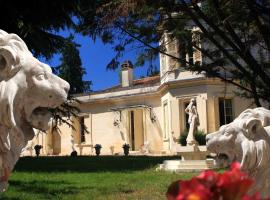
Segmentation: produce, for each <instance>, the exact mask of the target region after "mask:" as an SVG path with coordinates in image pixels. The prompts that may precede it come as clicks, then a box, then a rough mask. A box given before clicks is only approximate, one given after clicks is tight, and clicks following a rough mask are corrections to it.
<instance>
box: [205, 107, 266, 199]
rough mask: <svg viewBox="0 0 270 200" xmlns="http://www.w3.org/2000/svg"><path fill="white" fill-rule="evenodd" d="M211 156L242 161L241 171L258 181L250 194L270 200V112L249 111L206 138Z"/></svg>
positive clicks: (262, 110)
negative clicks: (221, 156)
mask: <svg viewBox="0 0 270 200" xmlns="http://www.w3.org/2000/svg"><path fill="white" fill-rule="evenodd" d="M206 146H207V149H208V150H209V151H210V152H213V153H216V154H219V155H220V154H222V155H226V156H227V157H228V159H229V160H230V161H238V162H239V163H240V164H241V170H243V171H245V172H247V173H248V174H249V175H250V176H251V177H253V178H254V180H255V183H254V184H253V186H252V188H251V190H250V193H251V194H252V193H254V192H256V191H258V192H260V194H261V197H263V198H265V197H270V110H267V109H265V108H263V107H260V108H254V109H247V110H245V111H244V112H242V113H241V114H240V115H239V116H238V117H237V118H236V119H235V120H234V121H233V122H231V123H230V124H227V125H224V126H221V127H220V129H219V130H218V131H217V132H215V133H211V134H208V135H207V136H206Z"/></svg>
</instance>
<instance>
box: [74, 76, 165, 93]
mask: <svg viewBox="0 0 270 200" xmlns="http://www.w3.org/2000/svg"><path fill="white" fill-rule="evenodd" d="M159 82H160V76H159V75H157V76H151V77H145V78H140V79H136V80H133V85H132V86H130V87H122V86H121V85H116V86H113V87H110V88H106V89H104V90H98V91H94V92H90V93H88V94H96V93H105V92H114V91H118V90H123V89H132V88H133V87H139V86H149V85H156V84H158V83H159ZM84 95H86V93H82V94H76V95H74V96H84Z"/></svg>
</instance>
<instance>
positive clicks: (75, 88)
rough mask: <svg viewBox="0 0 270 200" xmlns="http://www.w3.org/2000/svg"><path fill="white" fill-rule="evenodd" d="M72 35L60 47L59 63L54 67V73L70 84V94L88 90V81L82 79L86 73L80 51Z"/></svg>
mask: <svg viewBox="0 0 270 200" xmlns="http://www.w3.org/2000/svg"><path fill="white" fill-rule="evenodd" d="M73 39H74V36H72V35H70V36H69V37H68V38H67V41H66V42H65V44H64V46H63V47H62V48H61V51H60V52H61V55H62V56H61V58H60V61H61V64H60V65H59V66H57V67H55V70H56V74H58V75H59V76H60V77H61V78H63V79H64V80H66V81H67V82H68V83H69V84H70V90H69V93H70V94H76V93H83V92H88V91H90V85H91V82H90V81H83V75H84V74H86V72H85V68H84V67H83V66H82V62H81V58H80V53H79V50H78V47H79V46H80V45H78V44H76V43H75V42H74V41H73Z"/></svg>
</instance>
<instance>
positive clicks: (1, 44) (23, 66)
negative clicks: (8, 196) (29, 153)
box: [0, 30, 69, 192]
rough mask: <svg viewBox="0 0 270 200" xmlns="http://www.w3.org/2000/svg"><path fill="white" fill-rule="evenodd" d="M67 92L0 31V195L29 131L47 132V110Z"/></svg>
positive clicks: (48, 70)
mask: <svg viewBox="0 0 270 200" xmlns="http://www.w3.org/2000/svg"><path fill="white" fill-rule="evenodd" d="M68 91H69V84H68V83H67V82H66V81H64V80H63V79H61V78H59V77H57V76H56V75H54V74H53V73H52V70H51V68H50V67H49V66H48V65H46V64H45V63H42V62H40V61H39V60H37V59H36V58H34V57H33V55H32V53H31V52H30V51H29V50H28V48H27V46H26V44H25V43H24V41H23V40H22V39H21V38H20V37H19V36H17V35H16V34H8V33H6V32H5V31H3V30H0V108H1V110H0V163H1V165H0V192H1V191H4V190H5V189H6V187H7V181H8V177H9V175H10V173H11V171H12V169H13V168H14V166H15V164H16V162H17V160H18V159H19V156H20V153H21V151H22V149H23V148H24V147H25V146H26V144H27V142H28V141H29V140H31V139H32V138H33V137H34V135H35V133H34V130H33V128H36V129H40V130H47V129H48V126H49V121H50V120H51V112H50V111H49V109H50V108H56V107H57V106H59V105H61V104H62V103H63V102H64V101H65V100H66V98H67V94H68Z"/></svg>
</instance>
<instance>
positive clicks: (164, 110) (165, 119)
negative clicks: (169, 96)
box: [163, 102, 169, 140]
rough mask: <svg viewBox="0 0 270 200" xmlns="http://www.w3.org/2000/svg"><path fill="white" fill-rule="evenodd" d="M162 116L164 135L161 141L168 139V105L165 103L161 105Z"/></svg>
mask: <svg viewBox="0 0 270 200" xmlns="http://www.w3.org/2000/svg"><path fill="white" fill-rule="evenodd" d="M163 115H164V135H163V139H165V140H166V139H168V138H169V108H168V103H167V102H165V103H164V104H163Z"/></svg>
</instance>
